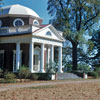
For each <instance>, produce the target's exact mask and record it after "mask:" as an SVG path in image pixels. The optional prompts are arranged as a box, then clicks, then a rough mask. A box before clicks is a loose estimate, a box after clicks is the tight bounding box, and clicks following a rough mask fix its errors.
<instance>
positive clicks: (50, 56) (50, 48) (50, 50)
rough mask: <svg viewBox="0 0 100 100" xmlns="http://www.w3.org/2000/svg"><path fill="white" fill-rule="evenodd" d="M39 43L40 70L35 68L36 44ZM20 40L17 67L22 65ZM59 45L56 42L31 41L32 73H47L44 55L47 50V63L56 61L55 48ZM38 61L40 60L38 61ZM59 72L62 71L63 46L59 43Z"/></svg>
mask: <svg viewBox="0 0 100 100" xmlns="http://www.w3.org/2000/svg"><path fill="white" fill-rule="evenodd" d="M35 43H36V44H39V45H40V55H38V56H40V64H39V63H38V65H37V66H38V67H39V68H38V70H34V67H35V66H36V65H35V63H34V61H35V60H37V59H36V58H35V57H34V55H35V54H36V53H35V48H34V44H35ZM20 44H21V43H20V42H18V43H16V69H19V67H20V51H21V50H20ZM55 46H56V47H57V45H54V44H50V43H49V44H47V42H46V43H40V42H39V43H37V42H35V41H34V42H30V43H29V69H30V71H31V73H45V72H46V69H45V63H44V56H45V53H44V52H45V51H46V56H47V57H46V64H48V65H49V63H54V48H55ZM34 59H35V60H34ZM37 62H38V61H37ZM58 72H59V73H62V72H63V71H62V46H59V45H58Z"/></svg>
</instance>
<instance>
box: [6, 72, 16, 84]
mask: <svg viewBox="0 0 100 100" xmlns="http://www.w3.org/2000/svg"><path fill="white" fill-rule="evenodd" d="M15 78H16V75H15V74H14V73H11V72H6V73H5V74H4V82H6V83H15V82H16V79H15Z"/></svg>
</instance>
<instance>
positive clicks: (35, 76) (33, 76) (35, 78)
mask: <svg viewBox="0 0 100 100" xmlns="http://www.w3.org/2000/svg"><path fill="white" fill-rule="evenodd" d="M38 78H39V76H38V75H37V74H31V80H38Z"/></svg>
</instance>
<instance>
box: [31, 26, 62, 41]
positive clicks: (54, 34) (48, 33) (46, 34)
mask: <svg viewBox="0 0 100 100" xmlns="http://www.w3.org/2000/svg"><path fill="white" fill-rule="evenodd" d="M33 36H37V37H42V38H47V39H54V40H62V41H63V37H62V36H61V35H60V33H59V32H58V31H57V30H56V29H55V28H54V27H53V26H48V27H45V28H43V29H40V30H38V31H36V32H34V33H33Z"/></svg>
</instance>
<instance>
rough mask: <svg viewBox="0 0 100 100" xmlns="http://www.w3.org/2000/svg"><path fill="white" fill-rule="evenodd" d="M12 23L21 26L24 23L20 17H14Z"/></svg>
mask: <svg viewBox="0 0 100 100" xmlns="http://www.w3.org/2000/svg"><path fill="white" fill-rule="evenodd" d="M13 25H14V26H23V25H24V21H23V20H22V19H20V18H18V19H15V20H14V22H13Z"/></svg>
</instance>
